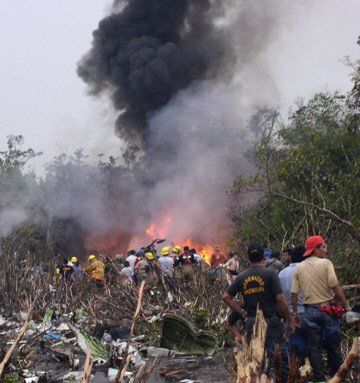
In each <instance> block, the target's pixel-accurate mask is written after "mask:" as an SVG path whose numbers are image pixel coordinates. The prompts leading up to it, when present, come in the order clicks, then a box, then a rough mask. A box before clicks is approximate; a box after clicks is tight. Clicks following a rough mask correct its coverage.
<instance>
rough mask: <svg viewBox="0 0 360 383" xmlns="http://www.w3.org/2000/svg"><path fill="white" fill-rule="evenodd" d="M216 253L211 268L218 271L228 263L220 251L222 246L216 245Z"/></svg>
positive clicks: (213, 255) (212, 257) (212, 258)
mask: <svg viewBox="0 0 360 383" xmlns="http://www.w3.org/2000/svg"><path fill="white" fill-rule="evenodd" d="M214 250H215V252H214V254H212V256H211V268H212V269H217V268H219V267H220V265H224V264H225V263H226V261H227V259H226V258H225V255H224V254H223V253H222V252H221V251H220V246H219V245H216V246H215V248H214Z"/></svg>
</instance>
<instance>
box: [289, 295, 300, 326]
mask: <svg viewBox="0 0 360 383" xmlns="http://www.w3.org/2000/svg"><path fill="white" fill-rule="evenodd" d="M297 303H298V293H291V305H292V307H293V315H294V322H295V326H300V319H299V313H298V305H297Z"/></svg>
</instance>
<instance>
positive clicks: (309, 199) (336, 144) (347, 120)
mask: <svg viewBox="0 0 360 383" xmlns="http://www.w3.org/2000/svg"><path fill="white" fill-rule="evenodd" d="M354 69H355V71H354V74H353V77H352V79H353V83H354V86H353V89H352V90H351V91H350V92H349V94H346V95H342V94H339V93H334V94H330V93H318V94H316V95H315V96H314V97H313V98H312V99H311V100H309V101H308V102H307V103H299V104H298V105H297V107H296V110H295V112H294V113H292V114H291V115H290V117H289V119H288V121H287V122H286V123H281V122H280V121H279V120H278V116H277V114H276V112H274V111H273V110H263V111H261V113H260V116H259V113H258V114H257V115H256V116H255V118H254V119H255V121H256V122H257V126H258V130H260V131H261V137H260V138H259V140H258V141H257V143H256V145H255V150H254V157H255V159H256V161H257V168H258V171H257V173H256V174H255V175H253V176H252V177H250V178H244V177H241V176H239V177H237V178H236V179H235V181H234V185H233V187H232V189H231V190H230V195H231V197H232V202H233V205H232V208H233V209H232V218H233V221H234V223H235V225H236V233H235V236H240V237H241V238H242V239H243V240H245V241H252V240H257V241H259V240H260V241H262V242H265V243H269V244H270V245H269V246H270V247H271V248H272V249H284V248H286V247H291V246H294V245H298V244H300V243H303V242H304V241H305V239H306V237H307V236H308V235H315V234H321V235H323V236H325V237H326V238H327V239H328V241H329V243H330V254H332V256H333V258H334V260H335V262H336V263H337V265H338V266H341V268H342V271H344V273H341V274H342V276H343V277H344V278H346V280H347V282H350V281H354V280H355V279H357V278H358V270H359V266H360V261H359V256H360V251H359V249H358V247H359V246H358V245H359V240H360V202H359V198H358V191H359V189H360V177H359V175H360V119H359V116H360V112H359V111H360V103H359V101H360V98H359V94H360V91H359V89H360V64H359V63H357V64H356V65H355V66H354ZM249 196H251V198H252V200H253V203H250V207H249V203H247V204H244V202H243V201H244V200H245V201H246V199H247V200H249V198H250V197H249ZM254 201H255V202H254ZM330 256H331V255H330Z"/></svg>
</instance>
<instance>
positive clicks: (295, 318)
mask: <svg viewBox="0 0 360 383" xmlns="http://www.w3.org/2000/svg"><path fill="white" fill-rule="evenodd" d="M293 322H294V325H295V327H300V325H301V323H300V318H299V314H294V320H293Z"/></svg>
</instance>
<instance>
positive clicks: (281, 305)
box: [223, 244, 294, 383]
mask: <svg viewBox="0 0 360 383" xmlns="http://www.w3.org/2000/svg"><path fill="white" fill-rule="evenodd" d="M248 256H249V260H250V263H251V265H250V267H249V268H248V269H247V270H245V271H243V272H242V273H241V274H240V275H239V276H238V277H237V279H236V280H235V281H234V282H233V283H232V284H231V286H230V287H229V289H228V291H227V292H226V293H225V294H224V295H223V300H224V302H225V303H226V304H227V305H228V306H229V307H230V308H231V309H232V310H233V311H234V312H235V313H238V314H239V317H241V318H247V320H246V324H245V331H246V334H247V340H248V341H249V340H250V337H251V334H252V330H253V326H254V323H255V318H256V312H257V308H258V307H259V309H261V310H262V311H263V314H264V317H265V320H266V322H267V325H268V328H267V332H266V339H265V351H266V355H267V358H268V360H269V371H267V373H268V377H269V378H274V376H275V373H274V367H275V364H274V350H275V348H276V345H278V347H279V350H280V353H281V383H285V382H287V381H288V373H289V368H288V352H287V346H286V342H285V338H284V333H283V326H282V323H281V317H283V318H284V320H285V321H286V322H288V323H289V326H290V329H291V332H293V331H294V325H293V323H292V321H291V316H290V312H289V308H288V305H287V303H286V300H285V297H284V294H283V293H282V289H281V285H280V281H279V277H278V276H277V274H276V273H275V271H273V270H271V269H269V268H267V267H265V257H264V248H263V247H262V246H261V245H258V244H252V245H250V246H249V247H248ZM238 293H241V295H242V297H243V300H244V306H243V307H244V309H242V308H241V307H240V306H239V304H238V303H237V302H236V300H235V299H234V297H235V296H236V295H237V294H238Z"/></svg>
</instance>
